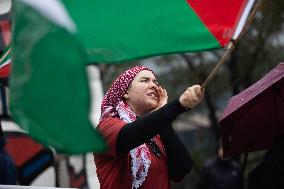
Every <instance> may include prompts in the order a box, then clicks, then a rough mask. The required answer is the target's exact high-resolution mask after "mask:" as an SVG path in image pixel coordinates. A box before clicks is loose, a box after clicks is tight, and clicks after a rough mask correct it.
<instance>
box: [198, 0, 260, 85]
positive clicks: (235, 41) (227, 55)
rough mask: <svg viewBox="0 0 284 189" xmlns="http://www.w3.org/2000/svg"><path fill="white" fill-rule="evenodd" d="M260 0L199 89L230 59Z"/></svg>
mask: <svg viewBox="0 0 284 189" xmlns="http://www.w3.org/2000/svg"><path fill="white" fill-rule="evenodd" d="M260 3H261V0H258V1H257V3H256V4H255V6H254V8H253V9H252V11H251V12H250V14H249V16H248V19H247V21H246V24H245V26H244V27H243V29H242V31H241V33H240V35H239V36H238V37H237V39H235V40H234V39H231V41H230V42H229V44H228V46H227V51H226V52H225V54H224V55H223V57H222V58H221V60H220V61H219V62H218V63H217V64H216V66H215V67H214V68H213V70H212V71H211V72H210V74H209V76H208V77H207V78H206V80H205V81H204V82H203V84H202V85H201V87H202V88H203V89H204V88H205V87H206V86H207V85H208V84H209V82H210V81H211V80H212V79H213V78H214V77H215V75H216V74H217V71H218V69H219V68H220V66H221V65H222V64H224V63H225V62H226V61H227V60H228V58H229V57H230V55H231V53H232V51H233V50H234V48H235V46H236V44H237V42H238V41H239V39H240V38H241V37H242V36H243V34H244V33H245V32H246V31H247V29H248V26H249V25H250V24H251V22H252V20H253V18H254V16H255V13H256V11H257V10H258V8H259V6H260Z"/></svg>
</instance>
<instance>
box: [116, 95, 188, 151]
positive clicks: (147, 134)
mask: <svg viewBox="0 0 284 189" xmlns="http://www.w3.org/2000/svg"><path fill="white" fill-rule="evenodd" d="M185 111H187V110H186V109H185V108H184V107H183V106H182V105H181V104H180V102H179V100H178V99H176V100H175V101H173V102H171V103H169V104H167V105H165V106H163V107H162V108H160V109H159V110H156V111H153V112H151V113H149V114H148V115H146V116H143V117H140V118H138V119H136V120H135V121H133V122H131V123H127V124H126V125H125V127H123V128H122V129H121V130H120V132H119V134H118V136H117V142H116V151H117V154H119V155H122V154H126V153H128V152H129V151H130V150H131V149H134V148H136V147H137V146H139V145H141V144H143V143H145V142H146V141H148V140H149V139H151V138H153V137H154V136H155V135H157V134H159V133H160V131H161V130H163V129H164V128H166V127H170V124H171V123H172V121H174V119H175V118H176V117H177V116H178V115H179V114H181V113H183V112H185Z"/></svg>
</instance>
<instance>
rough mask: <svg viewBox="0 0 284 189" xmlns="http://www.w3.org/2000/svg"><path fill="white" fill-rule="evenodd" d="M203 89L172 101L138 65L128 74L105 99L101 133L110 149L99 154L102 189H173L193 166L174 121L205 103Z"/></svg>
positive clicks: (196, 87)
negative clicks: (174, 128)
mask: <svg viewBox="0 0 284 189" xmlns="http://www.w3.org/2000/svg"><path fill="white" fill-rule="evenodd" d="M203 94H204V90H202V89H201V87H200V86H199V85H194V86H192V87H189V88H187V89H186V90H185V91H184V92H183V93H182V94H181V95H180V96H179V97H178V98H177V99H176V100H174V101H172V102H170V103H168V102H167V100H168V96H167V92H166V90H165V89H163V88H162V87H161V86H160V85H159V84H158V81H157V79H156V76H155V74H154V72H153V71H152V70H151V69H149V68H147V67H143V66H136V67H134V68H130V69H128V70H126V71H125V72H123V73H122V74H121V75H120V76H119V77H118V78H117V79H116V80H115V81H114V82H113V83H112V85H111V87H110V89H109V90H108V91H107V93H106V94H105V96H104V98H103V101H102V105H101V117H100V123H99V125H98V127H97V129H98V130H99V131H100V133H101V134H102V135H103V136H104V137H105V139H106V141H107V144H108V147H109V148H108V150H107V152H105V153H102V154H94V159H95V163H96V167H97V169H96V171H97V175H98V179H99V182H100V185H101V188H102V189H121V188H123V189H130V188H141V189H151V188H153V189H169V188H170V180H173V181H175V182H179V181H181V180H182V178H183V177H184V176H185V175H186V174H188V173H189V172H190V171H191V169H192V166H193V161H192V159H191V155H190V153H189V152H188V151H187V149H186V148H185V146H184V144H183V143H182V142H181V140H180V139H179V137H178V136H177V134H176V133H175V131H174V130H173V128H172V125H171V124H172V122H173V121H174V120H175V119H176V117H177V116H178V115H180V114H182V113H183V112H186V111H188V110H190V109H191V108H193V107H194V106H196V105H197V104H198V103H200V102H201V100H202V98H203Z"/></svg>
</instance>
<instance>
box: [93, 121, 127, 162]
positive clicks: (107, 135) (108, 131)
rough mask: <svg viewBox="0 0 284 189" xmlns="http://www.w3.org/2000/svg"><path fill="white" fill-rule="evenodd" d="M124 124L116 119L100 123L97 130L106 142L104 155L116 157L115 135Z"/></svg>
mask: <svg viewBox="0 0 284 189" xmlns="http://www.w3.org/2000/svg"><path fill="white" fill-rule="evenodd" d="M125 124H126V123H125V122H123V121H121V120H120V119H118V118H108V119H106V120H104V121H102V122H101V123H100V124H99V125H98V127H97V130H98V131H99V132H100V133H101V134H102V136H103V137H104V139H105V140H106V143H107V146H108V150H107V152H106V153H105V154H106V155H109V156H113V157H116V156H117V154H116V140H117V135H118V133H119V131H120V130H121V128H123V127H124V125H125Z"/></svg>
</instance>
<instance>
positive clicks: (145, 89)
mask: <svg viewBox="0 0 284 189" xmlns="http://www.w3.org/2000/svg"><path fill="white" fill-rule="evenodd" d="M157 90H158V82H157V79H156V77H155V75H154V74H153V73H152V72H151V71H149V70H142V71H141V72H139V73H138V74H137V75H136V76H135V77H134V79H133V81H132V83H131V84H130V86H129V88H128V90H127V92H126V93H125V94H124V95H123V97H124V99H125V101H126V103H127V104H128V105H129V106H130V108H131V109H132V110H133V111H134V113H135V114H136V115H137V116H141V115H143V114H147V113H149V112H151V111H152V110H154V109H156V108H157V106H158V103H159V95H158V92H157Z"/></svg>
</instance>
